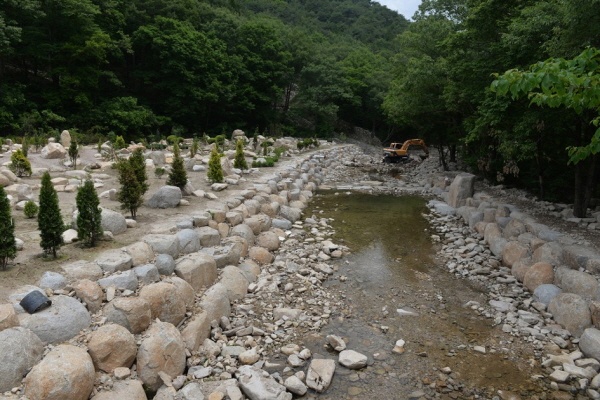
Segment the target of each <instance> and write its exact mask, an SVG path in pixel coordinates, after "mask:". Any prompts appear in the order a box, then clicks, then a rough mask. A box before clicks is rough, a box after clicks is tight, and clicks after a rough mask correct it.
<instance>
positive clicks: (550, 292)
mask: <svg viewBox="0 0 600 400" xmlns="http://www.w3.org/2000/svg"><path fill="white" fill-rule="evenodd" d="M561 293H562V289H561V288H559V287H558V286H555V285H553V284H551V283H544V284H543V285H540V286H538V287H536V288H535V290H534V291H533V300H535V301H538V302H540V303H544V304H545V305H546V306H547V305H548V304H550V302H551V301H552V299H553V298H555V297H556V296H558V295H559V294H561Z"/></svg>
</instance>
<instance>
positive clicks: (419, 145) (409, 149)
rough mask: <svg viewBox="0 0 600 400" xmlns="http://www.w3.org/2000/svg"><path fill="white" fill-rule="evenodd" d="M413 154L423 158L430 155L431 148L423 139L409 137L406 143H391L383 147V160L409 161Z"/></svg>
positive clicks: (392, 161) (394, 161) (389, 161)
mask: <svg viewBox="0 0 600 400" xmlns="http://www.w3.org/2000/svg"><path fill="white" fill-rule="evenodd" d="M411 154H416V155H418V156H420V157H421V158H427V157H429V149H428V148H427V146H426V145H425V141H424V140H423V139H408V140H407V141H405V142H404V143H392V144H390V146H389V147H386V148H384V149H383V162H386V163H397V162H400V161H408V158H409V156H410V155H411Z"/></svg>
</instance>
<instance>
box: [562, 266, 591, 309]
mask: <svg viewBox="0 0 600 400" xmlns="http://www.w3.org/2000/svg"><path fill="white" fill-rule="evenodd" d="M554 283H556V285H557V286H560V287H561V288H562V290H563V291H565V292H568V293H575V294H577V295H579V296H581V297H583V298H584V299H586V300H588V301H589V300H595V299H596V298H598V294H599V293H600V291H599V290H598V281H597V280H596V278H595V277H594V276H592V275H590V274H588V273H586V272H582V271H576V270H573V269H570V268H566V267H561V268H557V269H556V271H555V275H554Z"/></svg>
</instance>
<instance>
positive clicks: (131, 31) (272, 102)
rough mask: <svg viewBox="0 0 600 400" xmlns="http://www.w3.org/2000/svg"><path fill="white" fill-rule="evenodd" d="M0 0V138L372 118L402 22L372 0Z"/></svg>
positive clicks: (315, 126) (276, 127)
mask: <svg viewBox="0 0 600 400" xmlns="http://www.w3.org/2000/svg"><path fill="white" fill-rule="evenodd" d="M0 5H2V7H0V136H17V135H23V134H30V135H34V134H38V133H43V134H46V135H47V134H49V133H50V132H54V131H55V130H58V129H64V127H77V128H78V129H79V130H80V131H82V132H84V133H86V132H87V133H88V134H92V133H93V134H95V135H96V134H101V135H107V134H108V133H109V132H112V133H113V134H114V135H119V136H123V138H124V139H125V142H129V141H130V140H137V139H139V138H141V137H144V136H149V135H156V134H157V133H158V134H159V135H160V136H164V137H166V136H169V135H171V134H177V135H180V136H181V135H183V134H189V135H188V136H192V135H191V133H196V134H199V135H201V134H202V133H204V132H209V133H211V134H212V135H214V134H220V133H222V132H223V131H231V130H232V129H234V128H240V129H247V130H250V131H254V130H255V129H258V130H259V131H260V132H267V133H269V134H276V133H286V134H290V133H292V134H293V133H295V132H298V134H299V135H300V134H305V131H308V132H320V133H321V134H330V133H331V128H332V126H333V125H334V124H335V123H336V122H337V120H338V119H339V118H344V119H348V122H349V123H350V124H356V125H363V124H367V125H368V126H369V127H379V126H382V127H383V126H386V125H385V124H386V122H385V117H384V115H383V113H382V111H381V108H380V107H379V105H380V103H381V101H382V99H383V94H384V92H385V85H386V81H389V79H390V77H389V74H388V72H389V63H388V62H387V61H386V60H387V59H388V57H387V55H389V54H390V49H391V47H392V46H391V44H392V40H393V38H394V37H395V36H396V35H397V34H398V33H400V32H402V31H403V30H404V29H405V28H406V26H407V25H408V22H407V20H406V19H405V18H403V17H402V16H400V15H398V14H397V13H395V12H393V11H390V10H389V9H387V8H385V7H383V6H381V5H379V4H378V3H372V2H371V1H370V0H341V1H340V0H335V1H334V0H329V1H317V0H310V1H306V0H291V1H285V2H284V1H279V0H251V1H244V2H241V1H229V0H153V1H142V0H110V1H106V0H77V1H75V0H66V1H57V0H46V1H42V0H19V1H16V0H0ZM50 134H52V133H50ZM96 141H97V140H96Z"/></svg>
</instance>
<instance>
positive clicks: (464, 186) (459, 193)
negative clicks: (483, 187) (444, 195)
mask: <svg viewBox="0 0 600 400" xmlns="http://www.w3.org/2000/svg"><path fill="white" fill-rule="evenodd" d="M474 186H475V175H472V174H459V175H457V176H456V178H454V181H452V183H451V184H450V187H449V189H448V205H449V206H450V207H454V208H458V207H461V206H464V205H465V204H466V201H467V199H468V198H469V197H473V192H474Z"/></svg>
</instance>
